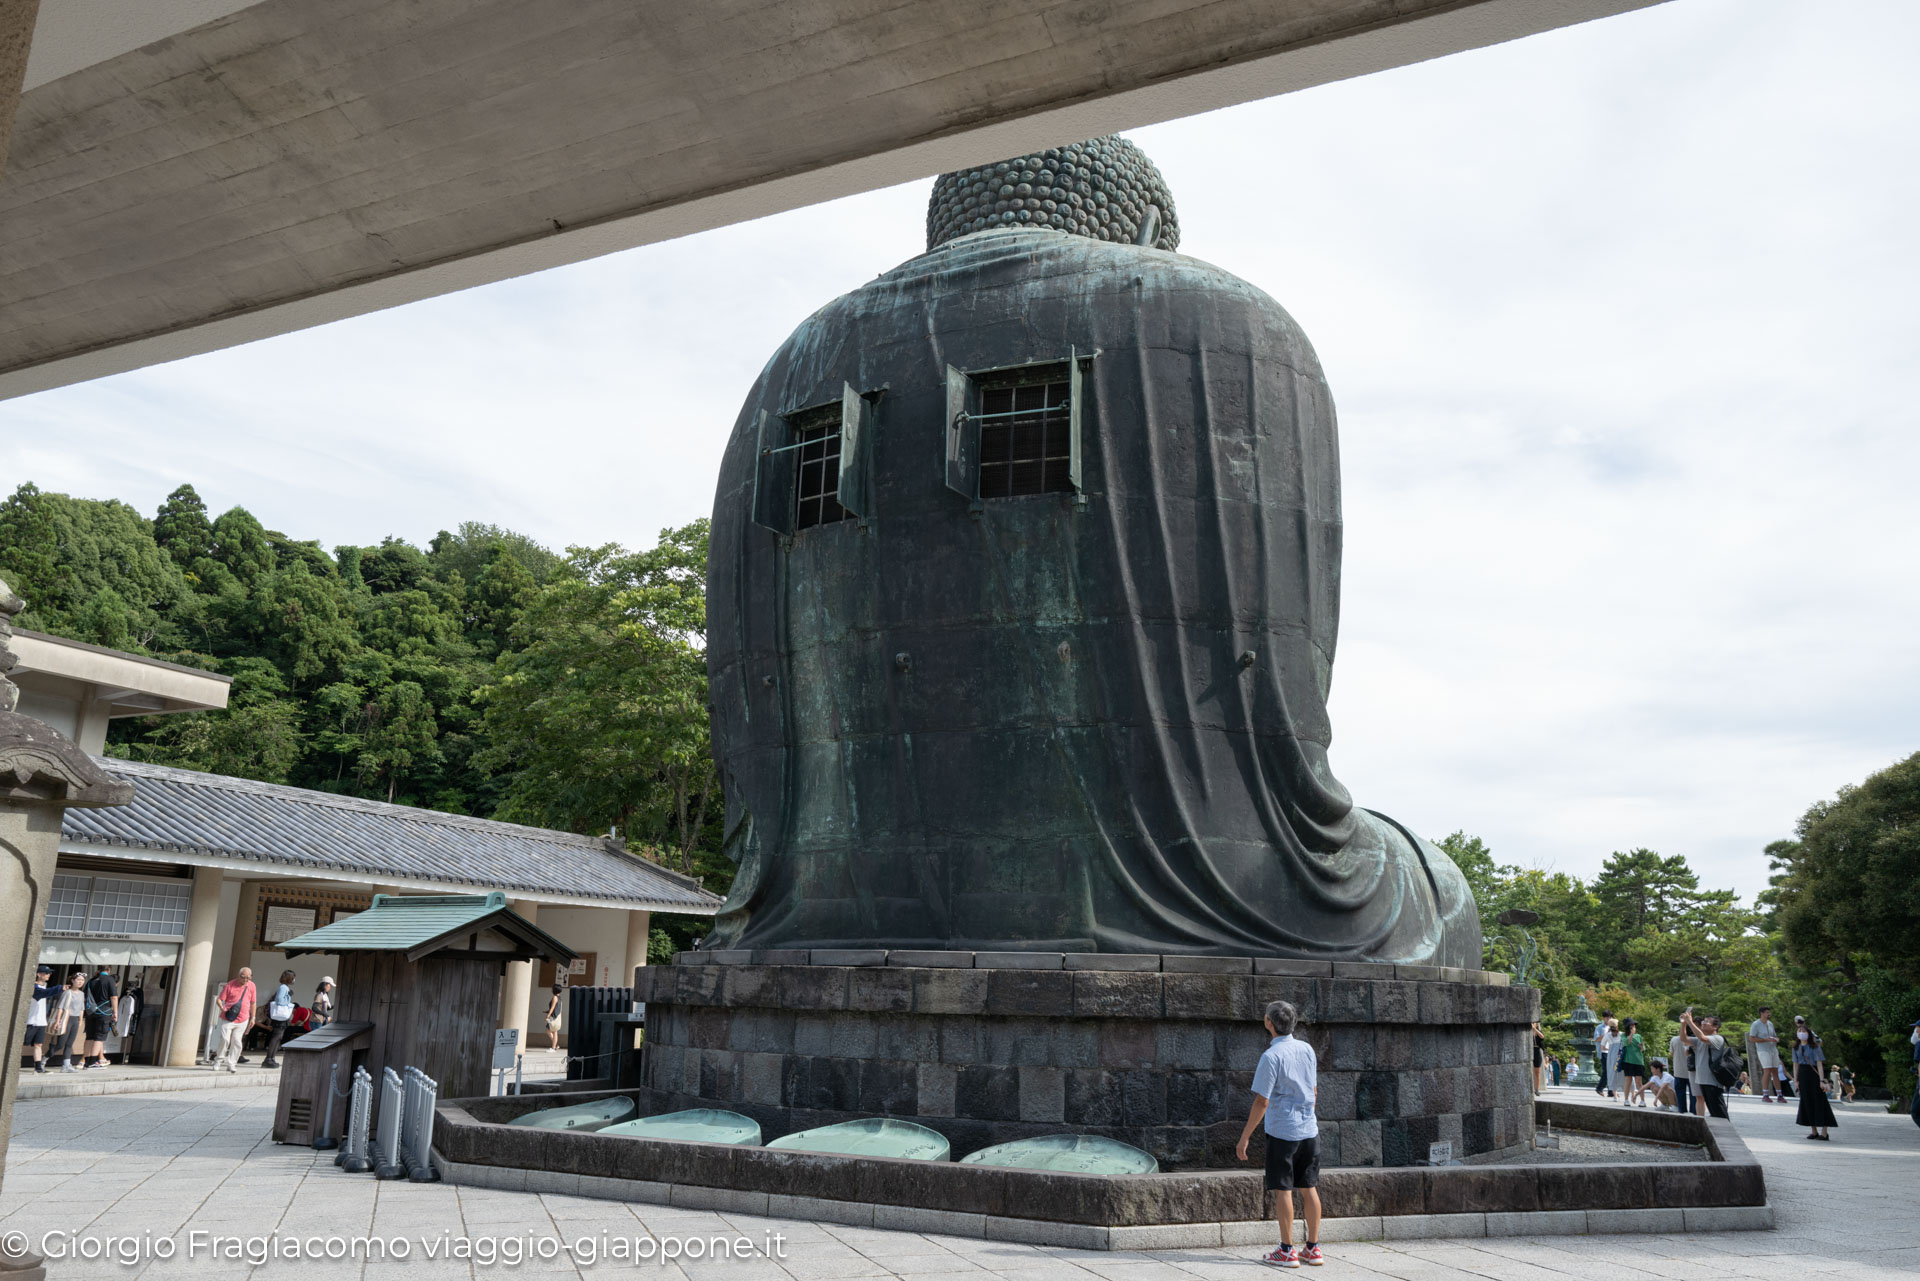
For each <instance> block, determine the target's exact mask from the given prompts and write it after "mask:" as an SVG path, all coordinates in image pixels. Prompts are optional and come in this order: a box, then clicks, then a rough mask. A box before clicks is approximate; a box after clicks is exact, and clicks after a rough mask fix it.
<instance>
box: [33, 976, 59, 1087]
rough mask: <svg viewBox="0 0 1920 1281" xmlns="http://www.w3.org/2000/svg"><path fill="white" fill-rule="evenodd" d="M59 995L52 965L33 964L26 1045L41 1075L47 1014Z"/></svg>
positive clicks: (45, 1057) (45, 1069) (45, 1045)
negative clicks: (31, 1052) (31, 994)
mask: <svg viewBox="0 0 1920 1281" xmlns="http://www.w3.org/2000/svg"><path fill="white" fill-rule="evenodd" d="M59 997H60V985H59V984H57V983H55V982H54V981H53V967H52V966H51V965H40V966H35V967H34V971H33V998H32V1000H31V1001H29V1002H28V1004H27V1041H26V1045H27V1048H28V1049H29V1050H32V1051H33V1070H34V1071H36V1072H38V1073H40V1074H41V1075H43V1076H44V1075H45V1074H46V1071H47V1015H48V1013H49V1012H50V1011H51V1010H52V1009H53V1003H54V1002H55V1001H56V1000H58V999H59Z"/></svg>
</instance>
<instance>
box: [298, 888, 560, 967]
mask: <svg viewBox="0 0 1920 1281" xmlns="http://www.w3.org/2000/svg"><path fill="white" fill-rule="evenodd" d="M481 930H498V931H499V932H500V933H502V934H504V935H506V936H507V937H508V938H511V939H512V940H513V941H514V942H515V943H518V944H519V945H520V946H521V947H522V948H523V949H524V950H526V951H529V952H533V953H535V954H537V955H538V956H539V957H540V958H541V959H542V960H547V961H571V960H573V958H574V956H575V955H576V953H574V952H573V951H572V950H571V949H570V948H568V947H567V945H566V944H564V943H562V942H561V941H560V940H558V939H556V938H554V937H553V936H552V935H551V934H548V933H546V932H545V931H543V930H541V929H540V928H539V927H538V926H536V925H535V924H533V922H531V921H529V920H527V919H526V918H525V917H523V916H521V915H520V914H519V913H517V912H515V911H513V910H511V909H510V908H508V907H507V896H506V895H505V894H502V893H500V892H499V891H498V890H495V891H494V892H493V893H491V894H376V895H374V896H373V906H372V907H370V908H368V909H367V910H366V911H364V912H359V913H356V914H355V915H353V916H350V917H348V918H347V919H346V920H344V921H335V922H334V923H333V924H331V925H323V926H321V927H320V928H319V929H317V930H313V931H310V932H309V933H306V934H302V935H300V936H299V937H297V938H290V939H288V940H287V941H286V942H284V943H282V944H281V945H280V950H281V951H282V952H284V953H286V954H287V955H288V956H295V955H298V954H299V953H302V952H405V953H407V959H408V960H418V959H419V958H420V957H422V956H425V955H426V954H427V953H429V952H435V951H438V950H439V949H440V948H441V947H444V946H451V945H453V944H454V943H457V942H459V941H460V940H461V938H462V937H463V936H465V935H470V934H475V933H478V932H479V931H481Z"/></svg>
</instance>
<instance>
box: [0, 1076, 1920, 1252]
mask: <svg viewBox="0 0 1920 1281" xmlns="http://www.w3.org/2000/svg"><path fill="white" fill-rule="evenodd" d="M1554 1093H1555V1096H1556V1097H1579V1096H1578V1095H1577V1094H1575V1093H1572V1092H1567V1093H1565V1094H1564V1095H1563V1094H1562V1093H1561V1092H1558V1091H1556V1092H1554ZM1730 1102H1731V1105H1732V1107H1733V1115H1734V1124H1735V1127H1736V1129H1737V1130H1738V1131H1739V1132H1740V1134H1741V1137H1742V1138H1743V1139H1744V1140H1745V1142H1746V1143H1747V1145H1748V1147H1749V1148H1750V1149H1751V1151H1752V1152H1753V1153H1754V1155H1755V1157H1756V1158H1757V1159H1758V1160H1759V1161H1760V1162H1761V1163H1762V1165H1763V1167H1764V1168H1765V1171H1766V1176H1767V1186H1768V1192H1769V1198H1770V1200H1771V1203H1772V1205H1773V1207H1774V1211H1775V1215H1776V1222H1777V1225H1778V1226H1777V1228H1776V1229H1775V1230H1774V1231H1771V1232H1766V1231H1759V1232H1716V1233H1702V1232H1696V1233H1689V1234H1686V1235H1684V1236H1683V1235H1680V1234H1671V1235H1668V1234H1658V1233H1648V1232H1646V1231H1643V1230H1642V1231H1627V1232H1622V1233H1618V1234H1611V1235H1606V1236H1562V1237H1538V1238H1528V1237H1510V1236H1495V1237H1485V1238H1474V1239H1470V1240H1459V1239H1421V1240H1397V1241H1386V1242H1373V1241H1354V1242H1338V1243H1335V1242H1330V1243H1329V1246H1328V1251H1329V1263H1330V1266H1329V1268H1328V1270H1327V1275H1328V1276H1329V1277H1332V1276H1334V1275H1335V1274H1336V1273H1337V1274H1338V1275H1339V1276H1340V1277H1342V1278H1347V1277H1351V1278H1356V1279H1357V1281H1375V1279H1380V1278H1393V1279H1394V1281H1454V1279H1455V1278H1462V1279H1465V1278H1475V1279H1486V1278H1498V1279H1500V1281H1589V1279H1590V1281H1642V1279H1659V1281H1667V1279H1669V1278H1671V1279H1672V1281H1692V1279H1693V1278H1695V1277H1697V1276H1698V1275H1699V1272H1700V1268H1701V1260H1702V1258H1703V1257H1708V1256H1711V1257H1713V1258H1715V1259H1716V1260H1717V1263H1716V1266H1717V1269H1718V1270H1719V1271H1722V1272H1729V1273H1732V1274H1735V1275H1740V1276H1748V1275H1752V1276H1776V1275H1784V1274H1788V1273H1795V1272H1797V1273H1804V1274H1810V1275H1814V1276H1835V1277H1846V1278H1849V1279H1851V1278H1860V1279H1861V1281H1895V1279H1896V1278H1899V1279H1900V1281H1910V1279H1911V1277H1912V1276H1913V1275H1914V1274H1915V1272H1916V1271H1920V1245H1916V1244H1915V1242H1914V1241H1913V1239H1912V1234H1911V1231H1910V1222H1911V1216H1910V1214H1909V1213H1908V1210H1909V1209H1910V1207H1911V1206H1912V1204H1913V1203H1914V1201H1915V1199H1916V1197H1917V1196H1920V1161H1917V1160H1916V1159H1915V1157H1914V1152H1915V1150H1916V1144H1915V1141H1914V1138H1913V1133H1914V1132H1913V1130H1912V1128H1911V1126H1912V1123H1911V1122H1910V1121H1908V1120H1907V1119H1906V1117H1905V1116H1904V1115H1889V1114H1887V1113H1885V1112H1883V1111H1881V1110H1880V1109H1879V1107H1878V1106H1877V1105H1869V1104H1854V1105H1851V1106H1839V1107H1837V1109H1836V1110H1837V1111H1838V1113H1839V1119H1840V1124H1839V1125H1838V1126H1836V1127H1835V1128H1834V1131H1833V1133H1834V1139H1833V1142H1832V1143H1831V1144H1809V1143H1807V1142H1806V1141H1805V1140H1804V1139H1803V1138H1802V1137H1801V1135H1802V1131H1800V1130H1799V1129H1797V1128H1796V1127H1794V1126H1793V1124H1792V1118H1793V1109H1792V1108H1791V1107H1782V1106H1779V1105H1767V1104H1762V1103H1760V1102H1759V1101H1758V1100H1755V1099H1750V1098H1739V1097H1737V1098H1735V1099H1733V1100H1731V1101H1730ZM272 1107H273V1093H272V1091H271V1090H269V1089H266V1088H262V1087H258V1086H252V1085H244V1084H238V1083H236V1085H235V1086H234V1087H233V1088H231V1089H228V1090H206V1091H175V1092H170V1093H150V1094H133V1093H129V1094H118V1095H109V1096H90V1097H84V1098H65V1099H41V1100H30V1101H25V1102H22V1103H21V1104H19V1105H18V1107H17V1108H16V1110H15V1115H14V1139H13V1145H12V1148H11V1150H10V1152H9V1153H8V1158H7V1168H6V1180H5V1184H4V1187H3V1188H0V1230H7V1231H11V1230H16V1229H17V1230H21V1231H26V1232H29V1233H30V1234H34V1235H35V1236H38V1235H39V1234H41V1233H44V1232H46V1231H48V1230H51V1229H55V1228H62V1229H70V1230H72V1229H85V1230H86V1231H89V1232H96V1233H105V1232H108V1231H114V1232H122V1233H124V1232H129V1231H149V1232H153V1233H155V1234H156V1235H162V1236H170V1237H173V1238H175V1239H182V1240H183V1239H184V1237H185V1234H186V1233H187V1232H189V1231H192V1230H196V1229H197V1230H205V1231H213V1232H220V1233H229V1234H249V1233H256V1232H260V1231H266V1230H275V1229H279V1230H294V1229H298V1230H300V1231H302V1232H305V1231H309V1230H311V1225H324V1229H325V1230H326V1231H329V1232H343V1233H359V1232H366V1231H368V1230H372V1231H374V1232H376V1233H379V1234H381V1235H388V1234H402V1235H408V1236H410V1237H412V1238H415V1239H419V1238H433V1239H436V1240H437V1239H440V1238H441V1237H442V1236H443V1234H444V1236H445V1237H447V1238H459V1237H462V1236H465V1235H468V1234H471V1235H472V1236H475V1237H480V1236H489V1235H491V1236H503V1235H508V1234H512V1235H519V1236H527V1235H533V1236H536V1237H554V1238H559V1239H578V1238H580V1237H583V1236H588V1235H597V1234H599V1233H602V1232H604V1233H606V1234H608V1235H609V1236H613V1235H626V1236H649V1235H650V1236H652V1237H656V1238H659V1237H666V1236H687V1237H691V1236H701V1237H711V1236H721V1235H724V1236H735V1235H745V1236H749V1237H753V1238H755V1239H759V1238H761V1237H763V1236H764V1234H766V1233H768V1232H773V1231H779V1232H782V1233H784V1234H785V1235H786V1237H787V1257H786V1258H785V1259H784V1260H778V1259H775V1260H769V1259H752V1260H726V1259H721V1260H712V1259H705V1260H689V1261H686V1262H685V1264H684V1265H674V1264H661V1263H658V1262H651V1261H649V1262H647V1263H644V1264H641V1265H639V1266H632V1265H628V1264H621V1263H616V1262H614V1261H611V1260H602V1261H599V1262H597V1263H596V1264H595V1265H594V1266H592V1267H580V1266H577V1265H576V1263H575V1262H574V1261H573V1260H571V1259H568V1258H567V1257H565V1256H564V1255H562V1256H561V1257H559V1258H556V1259H553V1260H534V1261H531V1262H529V1263H527V1264H523V1265H521V1266H520V1267H518V1268H515V1269H511V1270H506V1269H501V1268H494V1269H487V1268H480V1267H475V1266H472V1265H470V1264H468V1263H467V1262H465V1261H462V1260H447V1259H436V1260H428V1259H426V1258H424V1257H423V1256H422V1255H421V1254H419V1253H418V1252H417V1251H416V1253H415V1255H414V1257H413V1258H412V1259H411V1260H409V1261H407V1262H405V1263H397V1262H391V1261H389V1262H361V1261H357V1260H354V1261H339V1262H330V1261H324V1260H323V1261H320V1262H318V1263H307V1262H304V1261H302V1262H300V1263H297V1264H296V1263H294V1262H292V1261H287V1260H279V1261H269V1262H267V1263H264V1264H261V1265H259V1266H248V1265H244V1264H236V1263H234V1262H231V1261H228V1260H209V1259H204V1258H203V1259H197V1260H192V1261H188V1260H185V1259H181V1258H175V1259H173V1260H152V1261H149V1262H147V1263H145V1264H144V1265H142V1266H137V1267H132V1268H119V1267H115V1268H114V1269H113V1270H112V1271H111V1272H110V1273H105V1274H102V1273H101V1272H100V1271H99V1268H98V1265H87V1264H79V1263H73V1262H68V1263H66V1264H62V1263H60V1262H55V1263H54V1265H53V1267H52V1268H51V1270H50V1272H49V1275H50V1277H52V1278H54V1281H93V1279H94V1278H95V1277H96V1276H111V1277H112V1278H113V1281H120V1279H121V1278H139V1279H141V1281H146V1279H149V1278H151V1279H152V1281H165V1279H166V1278H173V1277H179V1278H187V1277H191V1278H193V1279H194V1281H227V1279H228V1278H233V1279H235V1281H238V1279H239V1278H247V1279H248V1281H272V1278H276V1277H285V1278H288V1279H289V1281H293V1279H294V1278H298V1281H332V1278H353V1279H354V1281H385V1279H387V1278H398V1277H401V1276H403V1275H404V1276H406V1277H410V1278H415V1279H417V1281H439V1279H440V1278H467V1279H469V1281H478V1278H480V1277H484V1276H490V1275H509V1274H511V1275H519V1276H529V1277H542V1278H545V1277H555V1276H557V1277H569V1276H572V1277H580V1278H586V1279H588V1281H609V1279H617V1278H621V1277H639V1276H642V1275H644V1276H646V1277H648V1278H650V1281H721V1279H722V1278H723V1277H724V1278H725V1281H831V1279H832V1278H835V1277H840V1276H844V1277H847V1278H850V1279H853V1278H869V1277H872V1278H888V1277H892V1278H925V1281H958V1279H960V1278H971V1277H980V1278H982V1281H986V1278H987V1277H988V1276H989V1275H991V1276H993V1277H995V1278H999V1279H1002V1281H1181V1278H1183V1277H1184V1278H1192V1279H1193V1281H1247V1279H1248V1278H1251V1277H1252V1276H1253V1275H1255V1274H1254V1272H1253V1269H1254V1268H1255V1267H1257V1266H1258V1265H1257V1263H1255V1260H1256V1259H1257V1257H1258V1255H1259V1254H1260V1252H1261V1251H1260V1249H1259V1248H1257V1247H1254V1246H1227V1247H1219V1248H1190V1249H1179V1250H1163V1251H1152V1252H1141V1251H1116V1252H1112V1253H1108V1252H1104V1251H1079V1250H1072V1249H1067V1248H1064V1247H1052V1246H1048V1247H1042V1246H1031V1245H1024V1244H1020V1243H1017V1242H1009V1241H990V1240H983V1239H980V1238H973V1237H955V1236H945V1235H938V1234H933V1233H919V1232H909V1231H889V1230H885V1229H878V1228H856V1227H848V1226H844V1225H838V1224H820V1223H813V1222H795V1221H791V1220H783V1219H780V1218H778V1217H777V1216H776V1217H767V1216H765V1215H761V1214H747V1213H735V1212H725V1213H723V1212H717V1211H708V1210H696V1209H688V1208H681V1207H673V1206H658V1205H649V1204H628V1203H625V1202H617V1201H605V1200H598V1199H595V1198H587V1197H577V1196H569V1195H565V1194H561V1193H543V1194H534V1193H527V1192H513V1191H504V1190H498V1189H492V1188H469V1187H455V1186H452V1185H447V1184H427V1185H421V1184H409V1183H404V1182H391V1183H382V1182H379V1181H377V1180H375V1179H373V1178H372V1177H370V1176H367V1175H349V1174H346V1173H344V1172H342V1171H340V1170H338V1169H337V1168H335V1167H334V1165H333V1164H332V1161H331V1160H330V1159H329V1157H328V1155H327V1154H323V1153H315V1152H312V1151H310V1150H308V1149H304V1148H294V1147H282V1146H279V1145H276V1144H274V1143H272V1142H271V1141H270V1140H269V1139H268V1138H267V1131H268V1129H269V1127H270V1124H271V1117H272Z"/></svg>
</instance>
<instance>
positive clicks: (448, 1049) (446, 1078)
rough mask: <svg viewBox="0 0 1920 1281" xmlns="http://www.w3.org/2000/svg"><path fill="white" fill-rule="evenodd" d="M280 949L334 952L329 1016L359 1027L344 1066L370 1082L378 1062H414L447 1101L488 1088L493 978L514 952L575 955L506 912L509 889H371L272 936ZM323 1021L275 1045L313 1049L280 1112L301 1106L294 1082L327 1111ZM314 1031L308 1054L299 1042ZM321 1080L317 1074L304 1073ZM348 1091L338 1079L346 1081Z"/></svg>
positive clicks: (286, 1083)
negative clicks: (338, 914) (328, 915)
mask: <svg viewBox="0 0 1920 1281" xmlns="http://www.w3.org/2000/svg"><path fill="white" fill-rule="evenodd" d="M280 949H281V951H283V952H285V953H286V954H287V955H288V956H299V955H302V954H305V953H311V952H322V953H326V954H327V955H330V956H334V955H337V956H338V957H339V958H340V963H339V968H338V969H337V970H336V971H335V973H336V974H337V975H338V977H339V982H338V984H337V995H336V996H335V1002H334V1017H335V1020H336V1022H337V1023H339V1024H366V1025H368V1026H367V1027H366V1028H365V1029H364V1030H358V1029H357V1030H356V1034H355V1035H353V1037H352V1039H351V1050H350V1056H349V1058H348V1059H346V1060H342V1061H343V1062H344V1063H345V1065H346V1066H347V1069H348V1070H347V1071H346V1072H344V1073H342V1076H343V1077H350V1076H351V1069H352V1068H355V1067H365V1068H366V1069H367V1071H368V1072H369V1073H371V1074H372V1075H373V1077H374V1079H375V1080H376V1081H378V1080H379V1077H380V1072H381V1069H383V1068H387V1067H391V1068H393V1070H394V1071H396V1072H398V1071H401V1070H402V1069H403V1068H406V1067H409V1066H411V1067H417V1068H419V1069H420V1070H421V1071H422V1072H425V1073H426V1074H427V1075H428V1076H430V1077H432V1078H433V1079H434V1080H435V1081H437V1082H439V1085H440V1097H441V1098H443V1099H457V1098H467V1097H471V1096H473V1095H479V1094H485V1093H486V1092H487V1076H488V1072H489V1070H490V1067H491V1065H492V1062H493V1039H494V1035H493V1034H494V1031H495V1029H497V1028H498V1027H499V1023H500V1019H499V1015H500V980H501V976H502V975H503V974H504V973H505V970H506V966H507V963H508V962H510V961H558V962H560V963H562V964H567V963H570V962H571V961H572V960H573V958H574V955H575V954H574V952H573V951H572V950H571V949H569V948H568V947H567V946H566V945H565V944H563V943H561V942H560V941H559V940H558V939H556V938H554V937H553V936H552V935H550V934H547V933H545V932H544V931H542V930H541V929H540V928H539V927H537V926H535V925H534V924H533V923H532V922H531V921H528V920H527V919H526V918H524V917H522V916H520V915H518V914H517V913H515V912H512V911H510V910H508V908H507V897H506V895H504V894H502V893H499V892H498V891H496V892H494V893H491V894H420V895H398V894H376V895H374V896H373V906H371V907H370V908H368V909H367V910H366V911H364V912H361V913H358V914H357V915H355V916H352V917H349V918H348V919H346V920H343V921H336V922H334V923H333V924H331V925H327V926H323V927H322V928H320V929H317V930H314V931H312V932H310V933H307V934H302V935H299V936H298V937H296V938H291V939H288V940H287V941H286V942H284V943H282V944H281V945H280ZM325 1032H326V1029H325V1028H322V1029H320V1030H319V1031H317V1032H313V1033H309V1034H308V1035H307V1036H303V1037H298V1038H296V1039H294V1040H292V1041H289V1042H287V1043H286V1045H285V1046H283V1047H282V1049H283V1050H285V1051H287V1053H288V1055H289V1065H290V1067H291V1065H293V1064H295V1063H298V1062H299V1061H300V1060H302V1059H304V1058H307V1057H314V1058H315V1060H316V1061H315V1065H314V1068H315V1070H314V1071H312V1072H308V1071H305V1070H300V1069H294V1070H289V1071H287V1072H285V1074H284V1075H282V1077H281V1079H280V1094H281V1100H280V1108H279V1111H280V1113H281V1114H283V1115H284V1114H288V1113H289V1112H295V1113H297V1112H299V1111H301V1110H302V1109H300V1108H299V1107H298V1106H297V1102H298V1100H296V1099H295V1098H294V1096H293V1094H292V1093H291V1091H292V1090H294V1089H295V1088H298V1089H300V1090H301V1091H302V1095H301V1097H302V1098H306V1099H308V1100H309V1103H308V1105H307V1110H309V1111H310V1112H311V1113H312V1114H314V1115H316V1116H318V1115H322V1114H323V1113H324V1104H325V1090H326V1081H325V1080H324V1079H323V1078H324V1076H325V1069H324V1067H321V1066H320V1065H319V1062H318V1060H319V1058H321V1057H329V1056H328V1055H327V1054H326V1053H324V1052H325V1051H328V1050H330V1049H333V1048H335V1047H338V1046H339V1045H341V1044H342V1043H341V1042H340V1041H338V1040H332V1039H327V1038H326V1037H325V1036H324V1034H325ZM315 1037H320V1038H321V1040H322V1041H324V1042H325V1043H324V1044H322V1043H321V1041H316V1042H315V1044H314V1046H313V1049H314V1050H316V1051H321V1052H322V1053H321V1054H317V1055H314V1056H309V1055H307V1054H306V1053H305V1049H306V1047H304V1046H303V1045H302V1042H304V1041H309V1040H313V1039H314V1038H315ZM312 1078H321V1079H312ZM341 1088H345V1085H344V1080H343V1082H342V1087H341Z"/></svg>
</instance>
